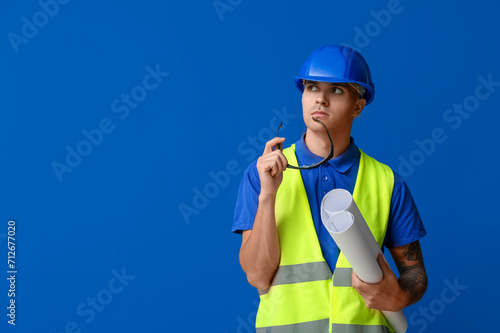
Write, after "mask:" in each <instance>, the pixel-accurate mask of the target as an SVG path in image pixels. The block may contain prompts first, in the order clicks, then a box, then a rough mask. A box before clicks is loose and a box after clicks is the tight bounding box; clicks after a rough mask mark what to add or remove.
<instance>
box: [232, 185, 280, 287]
mask: <svg viewBox="0 0 500 333" xmlns="http://www.w3.org/2000/svg"><path fill="white" fill-rule="evenodd" d="M275 201H276V197H275V195H260V196H259V206H258V208H257V214H256V216H255V222H254V225H253V229H252V231H251V233H250V236H249V237H248V239H247V240H246V241H245V242H244V243H243V244H242V246H241V250H240V264H241V267H242V268H243V270H244V271H245V273H246V275H247V279H248V281H249V283H250V284H251V285H253V286H254V287H256V288H258V289H265V288H267V287H269V285H270V284H271V281H272V278H273V276H274V273H275V272H276V269H277V268H278V266H279V261H280V247H279V240H278V232H277V230H276V218H275V213H274V208H275Z"/></svg>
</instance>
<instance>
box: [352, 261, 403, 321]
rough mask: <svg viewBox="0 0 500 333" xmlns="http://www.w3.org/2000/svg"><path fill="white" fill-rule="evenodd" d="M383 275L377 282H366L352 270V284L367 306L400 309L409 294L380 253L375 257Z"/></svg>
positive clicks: (387, 309) (392, 309)
mask: <svg viewBox="0 0 500 333" xmlns="http://www.w3.org/2000/svg"><path fill="white" fill-rule="evenodd" d="M377 262H378V264H379V266H380V268H381V269H382V273H383V274H384V277H383V278H382V280H381V281H380V282H379V283H373V284H372V283H366V282H363V281H361V280H360V279H359V277H358V276H357V275H356V273H355V272H354V271H353V272H352V286H353V288H354V289H356V290H357V291H358V293H359V294H360V295H361V296H363V299H364V300H365V304H366V306H367V307H368V308H371V309H377V310H381V311H394V312H396V311H400V310H401V309H403V308H404V307H405V306H406V305H408V303H409V296H410V295H409V294H408V293H407V292H405V291H403V290H402V289H401V287H400V286H399V283H398V279H397V277H396V275H395V274H394V272H393V271H392V270H391V268H390V267H389V265H388V264H387V262H386V261H385V259H384V255H383V254H382V253H380V254H379V256H378V257H377Z"/></svg>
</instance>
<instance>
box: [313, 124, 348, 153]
mask: <svg viewBox="0 0 500 333" xmlns="http://www.w3.org/2000/svg"><path fill="white" fill-rule="evenodd" d="M330 136H331V137H332V141H333V147H334V149H333V153H334V154H333V158H335V157H338V156H340V155H342V154H343V153H344V152H345V151H346V150H347V148H349V145H350V144H351V136H350V131H348V132H347V133H337V134H336V135H334V134H332V133H330ZM304 141H305V143H306V146H307V148H309V150H310V151H311V152H312V153H313V154H314V155H318V156H321V157H327V156H328V154H329V153H330V140H329V139H328V135H327V134H326V132H319V133H318V132H313V131H311V130H310V129H309V128H308V129H307V131H306V137H305V138H304Z"/></svg>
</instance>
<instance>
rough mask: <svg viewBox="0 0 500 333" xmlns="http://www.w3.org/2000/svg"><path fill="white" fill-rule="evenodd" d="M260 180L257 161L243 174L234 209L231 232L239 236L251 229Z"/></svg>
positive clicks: (255, 212)
mask: <svg viewBox="0 0 500 333" xmlns="http://www.w3.org/2000/svg"><path fill="white" fill-rule="evenodd" d="M259 194H260V178H259V173H258V172H257V161H255V162H253V163H252V164H250V165H249V166H248V168H247V169H246V170H245V172H244V173H243V178H242V179H241V183H240V188H239V190H238V198H237V199H236V207H235V210H234V220H233V228H232V232H234V233H238V234H241V233H242V232H243V230H250V229H252V228H253V223H254V221H255V215H256V214H257V207H258V204H259Z"/></svg>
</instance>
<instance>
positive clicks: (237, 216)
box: [232, 135, 427, 271]
mask: <svg viewBox="0 0 500 333" xmlns="http://www.w3.org/2000/svg"><path fill="white" fill-rule="evenodd" d="M304 137H305V135H302V138H301V139H300V140H299V141H297V142H296V143H295V154H296V155H297V161H298V163H299V165H311V164H314V163H318V162H320V161H322V160H323V158H322V157H321V156H317V155H314V154H313V153H312V152H311V151H310V150H309V148H307V146H306V144H305V141H304ZM360 156H361V153H360V151H359V149H358V147H357V146H356V144H355V143H354V139H353V138H351V144H350V145H349V147H348V148H347V150H346V151H345V152H344V153H343V154H342V155H340V156H338V157H336V158H334V159H331V160H330V161H328V162H327V163H325V164H323V165H321V166H320V167H318V168H315V169H311V170H300V171H298V170H293V171H291V172H300V173H301V175H302V180H303V182H304V187H305V189H306V193H307V199H308V200H309V205H310V207H311V213H312V218H313V221H314V227H315V228H316V233H317V235H318V239H319V244H320V246H321V251H322V252H323V257H324V258H325V260H326V261H327V262H328V264H329V266H330V268H331V269H332V271H333V270H334V269H335V265H336V263H337V257H338V254H339V250H338V247H337V245H336V244H335V242H334V241H333V238H332V237H331V236H330V234H329V233H328V231H327V230H326V228H325V226H324V225H323V223H322V222H321V215H320V214H321V213H320V210H321V201H322V200H323V197H324V196H325V194H326V193H328V192H329V191H331V190H333V189H335V188H342V189H345V190H347V191H349V192H350V193H351V194H352V193H353V191H354V185H355V184H356V178H357V175H358V168H359V160H360ZM259 193H260V178H259V173H258V172H257V161H254V162H253V163H252V164H250V165H249V166H248V168H247V169H246V170H245V173H244V174H243V179H242V180H241V184H240V189H239V191H238V199H237V201H236V209H235V213H234V222H233V228H232V231H233V232H235V233H242V231H243V230H249V229H252V228H253V223H254V220H255V215H256V213H257V206H258V199H259ZM426 234H427V232H426V231H425V228H424V225H423V223H422V220H421V219H420V214H419V213H418V210H417V207H416V205H415V202H414V201H413V197H412V196H411V193H410V190H409V189H408V187H407V185H406V183H405V182H404V180H403V178H402V177H401V176H399V175H398V174H397V173H394V190H393V192H392V198H391V208H390V214H389V221H388V225H387V232H386V236H385V240H384V244H383V246H382V248H383V247H384V246H385V247H387V248H394V247H399V246H403V245H406V244H409V243H411V242H414V241H417V240H419V239H420V238H422V237H424V236H425V235H426Z"/></svg>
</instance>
